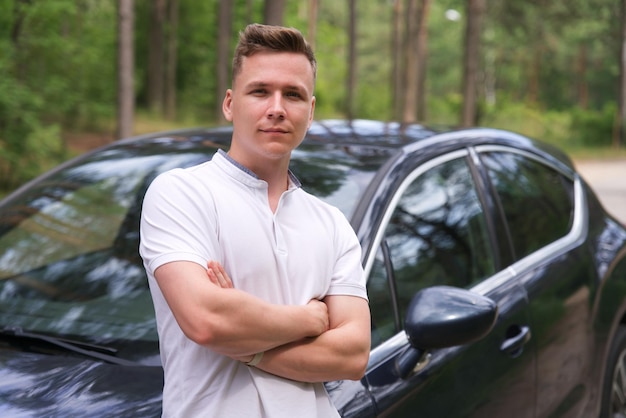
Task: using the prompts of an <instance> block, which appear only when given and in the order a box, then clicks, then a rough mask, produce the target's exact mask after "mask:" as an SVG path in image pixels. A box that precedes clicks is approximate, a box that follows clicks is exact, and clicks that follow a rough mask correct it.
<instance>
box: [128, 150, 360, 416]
mask: <svg viewBox="0 0 626 418" xmlns="http://www.w3.org/2000/svg"><path fill="white" fill-rule="evenodd" d="M140 253H141V256H142V257H143V260H144V266H145V268H146V271H147V274H148V281H149V284H150V291H151V293H152V298H153V302H154V307H155V312H156V319H157V327H158V333H159V341H160V349H161V359H162V362H163V367H164V370H165V387H164V390H163V415H164V416H166V417H174V416H176V417H194V416H205V417H229V418H230V417H246V418H249V417H271V418H276V417H285V418H293V417H298V418H306V417H311V418H320V417H324V418H327V417H333V416H335V417H337V416H339V415H338V413H337V411H336V410H335V408H334V407H333V406H332V404H331V402H330V399H329V397H328V394H327V393H326V390H325V388H324V385H323V384H321V383H300V382H294V381H292V380H287V379H283V378H280V377H277V376H274V375H271V374H268V373H265V372H263V371H261V370H259V369H256V368H253V367H248V366H246V365H244V364H243V363H241V362H238V361H235V360H232V359H231V358H229V357H226V356H222V355H219V354H217V353H215V352H213V351H211V350H209V349H207V348H205V347H202V346H200V345H198V344H196V343H194V342H193V341H191V340H189V339H188V338H187V337H185V335H184V334H183V332H182V331H181V329H180V327H179V326H178V323H177V322H176V320H175V319H174V317H173V315H172V313H171V311H170V309H169V307H168V305H167V303H166V301H165V299H164V298H163V294H162V293H161V291H160V289H159V286H158V284H157V283H156V281H155V279H154V271H155V270H156V269H157V267H159V266H161V265H163V264H165V263H168V262H172V261H192V262H196V263H198V264H200V265H202V266H203V267H205V268H206V265H207V261H209V260H217V261H219V262H220V263H221V264H222V265H223V266H224V268H225V269H226V271H227V273H228V274H229V275H230V277H231V278H232V280H233V283H234V286H235V287H236V288H238V289H241V290H243V291H246V292H249V293H251V294H254V295H256V296H258V297H260V298H262V299H264V300H266V301H268V302H270V303H275V304H289V305H294V304H300V305H304V304H306V303H307V302H309V300H311V299H312V298H323V297H324V296H326V295H351V296H358V297H362V298H365V299H367V295H366V290H365V277H364V274H363V270H362V267H361V249H360V246H359V242H358V239H357V237H356V235H355V233H354V231H353V229H352V227H351V226H350V224H349V222H348V221H347V219H346V218H345V216H344V215H343V214H342V213H341V212H340V211H339V210H338V209H337V208H335V207H332V206H330V205H328V204H326V203H324V202H322V201H321V200H319V199H318V198H316V197H314V196H312V195H310V194H308V193H306V192H305V191H304V190H302V189H301V188H300V183H299V182H298V180H297V179H296V178H295V177H293V175H291V173H290V184H289V188H288V190H287V191H286V192H285V193H283V195H282V197H281V199H280V202H279V204H278V207H277V209H276V211H275V213H272V211H271V209H270V207H269V201H268V196H267V183H266V182H265V181H263V180H260V179H259V178H258V177H256V176H255V175H254V174H253V173H251V172H250V171H249V170H247V169H245V168H244V167H242V166H240V165H239V164H237V163H236V162H235V161H233V160H232V159H231V158H230V157H229V156H228V155H227V154H226V153H224V152H223V151H221V150H220V151H218V152H217V153H216V154H215V155H214V157H213V159H212V160H211V161H209V162H206V163H203V164H200V165H198V166H195V167H191V168H188V169H175V170H172V171H169V172H166V173H164V174H162V175H160V176H158V177H157V178H156V179H155V180H154V181H153V182H152V184H151V185H150V187H149V189H148V192H147V193H146V197H145V199H144V205H143V212H142V218H141V244H140Z"/></svg>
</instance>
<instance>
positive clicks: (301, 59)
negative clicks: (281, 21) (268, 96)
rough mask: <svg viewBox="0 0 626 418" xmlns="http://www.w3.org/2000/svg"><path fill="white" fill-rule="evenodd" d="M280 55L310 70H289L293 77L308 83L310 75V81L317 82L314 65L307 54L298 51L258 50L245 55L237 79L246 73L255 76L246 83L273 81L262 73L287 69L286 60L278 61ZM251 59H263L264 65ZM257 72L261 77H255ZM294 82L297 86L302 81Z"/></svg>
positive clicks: (295, 65) (295, 64)
mask: <svg viewBox="0 0 626 418" xmlns="http://www.w3.org/2000/svg"><path fill="white" fill-rule="evenodd" d="M280 57H282V58H285V59H287V60H289V63H290V64H293V65H294V67H297V66H298V65H301V66H305V67H306V68H308V70H304V71H288V73H289V74H292V75H293V76H294V77H293V79H294V80H295V79H302V81H303V82H304V83H308V82H309V80H308V78H309V77H310V81H311V82H313V84H314V83H315V82H314V80H313V67H312V65H311V62H310V61H309V60H308V58H307V57H306V55H304V54H301V53H297V52H273V51H262V52H257V53H255V54H253V55H249V56H246V57H243V59H242V60H241V71H240V72H239V74H237V75H236V79H237V78H239V77H240V76H241V75H244V77H247V76H252V78H253V79H252V80H249V81H248V82H246V84H251V83H256V84H262V83H266V84H267V83H270V82H272V80H265V79H263V78H262V75H261V74H262V73H263V72H264V71H263V70H265V69H267V70H269V71H271V70H278V71H281V70H285V67H284V62H278V61H279V60H278V59H277V58H280ZM250 61H263V63H262V65H260V63H259V62H250ZM294 69H295V68H294ZM285 72H287V71H285ZM255 73H258V74H259V77H260V78H259V77H255V75H256V74H255ZM257 78H258V79H257ZM233 81H234V80H233ZM285 81H287V80H285ZM292 84H293V85H294V87H296V86H298V85H299V84H300V83H298V82H293V83H292Z"/></svg>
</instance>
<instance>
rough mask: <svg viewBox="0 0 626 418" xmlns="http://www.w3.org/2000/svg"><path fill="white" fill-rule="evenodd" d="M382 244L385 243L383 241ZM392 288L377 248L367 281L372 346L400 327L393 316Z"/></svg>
mask: <svg viewBox="0 0 626 418" xmlns="http://www.w3.org/2000/svg"><path fill="white" fill-rule="evenodd" d="M383 245H385V244H384V243H383ZM392 290H393V288H391V287H390V285H389V277H388V275H387V271H386V267H385V260H384V256H383V252H382V249H381V248H379V249H378V251H377V253H376V256H375V258H374V264H373V265H372V270H371V272H370V275H369V279H368V281H367V294H368V297H369V305H370V312H371V317H372V343H371V344H372V348H374V347H376V346H377V345H379V344H380V343H382V342H383V341H385V340H387V339H388V338H390V337H392V336H393V335H394V334H396V333H397V332H399V331H400V329H401V328H400V324H399V321H398V320H397V318H396V317H395V301H394V298H393V297H392V294H391V292H392Z"/></svg>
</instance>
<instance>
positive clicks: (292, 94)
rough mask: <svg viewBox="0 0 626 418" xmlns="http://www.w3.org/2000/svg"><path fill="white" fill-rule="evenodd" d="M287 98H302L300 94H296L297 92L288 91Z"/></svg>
mask: <svg viewBox="0 0 626 418" xmlns="http://www.w3.org/2000/svg"><path fill="white" fill-rule="evenodd" d="M287 96H288V97H294V98H300V97H302V95H301V94H300V93H298V92H297V91H290V92H287Z"/></svg>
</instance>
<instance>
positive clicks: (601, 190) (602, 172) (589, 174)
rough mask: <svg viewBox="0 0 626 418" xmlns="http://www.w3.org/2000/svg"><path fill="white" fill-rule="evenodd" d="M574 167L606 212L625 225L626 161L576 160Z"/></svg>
mask: <svg viewBox="0 0 626 418" xmlns="http://www.w3.org/2000/svg"><path fill="white" fill-rule="evenodd" d="M575 165H576V167H577V168H578V170H579V171H580V173H581V175H582V176H583V178H584V179H585V180H586V181H587V182H588V183H589V184H590V185H591V187H592V188H593V189H594V190H595V191H596V193H597V194H598V198H599V199H600V201H601V202H602V204H603V205H604V207H605V208H606V210H607V211H609V212H610V213H611V214H612V215H613V216H615V217H616V218H617V219H618V220H619V221H620V222H622V224H624V225H626V159H615V160H611V159H608V160H607V159H605V160H577V161H575Z"/></svg>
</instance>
